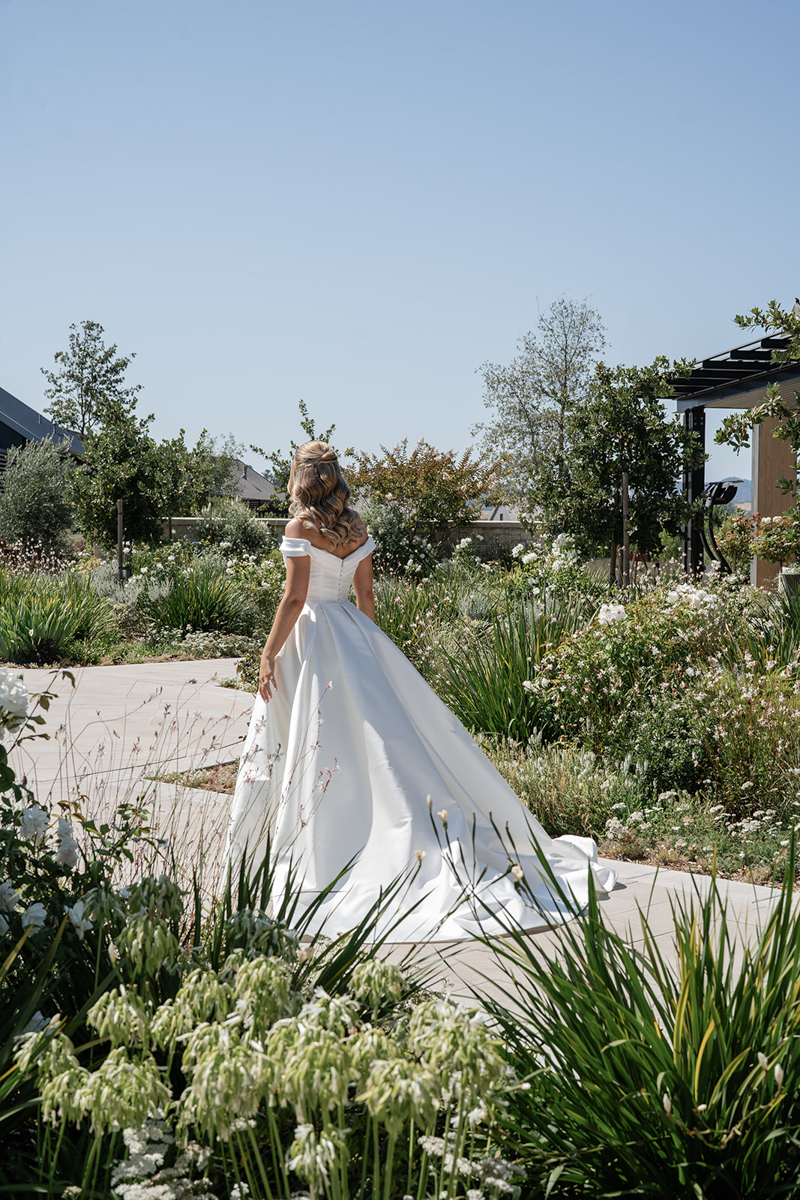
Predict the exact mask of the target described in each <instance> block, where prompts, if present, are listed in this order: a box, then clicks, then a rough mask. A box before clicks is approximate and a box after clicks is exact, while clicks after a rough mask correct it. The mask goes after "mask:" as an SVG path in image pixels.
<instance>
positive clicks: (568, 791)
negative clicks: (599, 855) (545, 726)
mask: <svg viewBox="0 0 800 1200" xmlns="http://www.w3.org/2000/svg"><path fill="white" fill-rule="evenodd" d="M480 742H481V749H482V750H483V751H484V753H486V754H487V755H488V756H489V758H491V760H492V762H493V763H494V765H495V766H496V767H497V769H498V771H500V773H501V775H502V776H503V778H504V779H505V780H506V782H507V783H508V784H509V785H510V787H511V788H512V789H513V790H514V791H515V792H516V794H517V795H518V796H519V797H520V799H521V800H522V801H523V802H524V803H525V804H526V805H527V806H528V808H529V809H530V810H531V812H532V813H533V815H534V816H535V817H536V820H537V821H539V822H540V823H541V824H542V825H543V826H544V828H545V829H546V830H547V831H548V833H550V834H551V835H552V836H553V837H560V836H561V835H562V834H565V833H566V834H577V835H578V836H579V837H593V838H595V839H597V840H600V839H601V838H602V836H603V834H604V831H605V828H606V823H607V821H608V819H609V817H610V816H611V814H612V812H613V811H614V810H615V809H618V808H619V807H620V805H622V806H624V808H625V809H626V811H630V812H634V811H635V809H636V807H637V806H638V805H639V803H640V801H641V785H640V781H639V780H638V779H637V777H636V772H635V771H634V770H628V769H626V770H620V771H615V770H613V769H611V768H610V767H609V765H608V764H607V763H606V762H605V760H603V759H602V758H599V757H598V756H597V755H595V754H593V753H592V751H591V750H587V749H585V748H584V747H583V746H579V745H577V744H575V743H571V742H563V741H560V742H553V743H551V744H549V745H547V744H546V743H544V741H543V739H542V737H541V736H540V735H536V736H534V737H533V738H532V739H531V740H530V741H529V742H528V743H527V744H520V743H519V742H515V741H513V740H508V739H505V738H490V737H482V738H481V739H480Z"/></svg>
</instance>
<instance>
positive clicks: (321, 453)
mask: <svg viewBox="0 0 800 1200" xmlns="http://www.w3.org/2000/svg"><path fill="white" fill-rule="evenodd" d="M287 486H288V491H289V495H290V496H291V498H292V499H291V503H290V504H289V512H290V514H291V516H293V517H297V518H298V519H299V520H300V521H302V522H303V525H304V526H305V527H306V529H317V530H318V531H319V532H320V533H321V534H322V536H323V537H324V538H327V539H328V541H329V542H331V543H332V544H333V545H334V546H341V545H344V544H345V543H346V542H354V541H356V540H357V539H358V538H360V537H361V533H362V525H361V520H360V518H359V515H358V513H357V512H356V511H355V509H354V508H350V507H349V505H348V501H349V499H350V488H349V487H348V486H347V481H346V480H345V477H344V475H343V474H342V469H341V467H340V466H339V460H338V458H337V457H336V451H335V450H333V449H332V448H331V447H330V446H329V445H328V443H327V442H306V443H305V445H303V446H299V447H298V449H297V453H296V454H295V456H294V459H293V460H292V469H291V471H290V473H289V483H288V485H287Z"/></svg>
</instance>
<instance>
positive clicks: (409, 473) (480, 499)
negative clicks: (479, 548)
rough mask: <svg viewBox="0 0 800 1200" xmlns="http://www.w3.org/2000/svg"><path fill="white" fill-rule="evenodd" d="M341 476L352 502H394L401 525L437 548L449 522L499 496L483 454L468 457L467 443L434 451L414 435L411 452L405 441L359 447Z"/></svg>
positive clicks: (459, 522) (452, 523) (454, 522)
mask: <svg viewBox="0 0 800 1200" xmlns="http://www.w3.org/2000/svg"><path fill="white" fill-rule="evenodd" d="M347 479H348V483H349V484H350V487H351V488H352V490H353V494H354V496H355V497H356V498H357V503H361V502H364V501H366V502H368V503H374V502H376V501H382V502H383V503H384V504H400V505H401V506H402V510H403V520H404V522H405V523H406V525H407V527H408V528H410V527H411V523H412V522H413V523H414V526H415V528H416V532H417V533H419V534H421V535H422V536H423V537H424V538H426V539H427V540H428V541H430V542H433V543H434V544H435V545H437V546H441V545H442V543H443V542H444V541H445V540H446V538H447V537H448V535H449V534H450V532H451V531H452V528H453V526H457V525H463V524H465V523H466V522H469V521H471V520H473V519H474V517H475V514H476V510H477V509H478V508H479V506H480V504H481V503H490V502H492V501H495V500H499V499H500V496H499V493H498V491H497V475H496V471H495V468H494V465H493V464H491V463H489V462H488V460H487V459H486V458H484V457H483V456H481V457H478V458H475V459H473V457H472V448H471V447H468V448H467V449H466V450H465V451H464V453H463V454H462V455H461V456H460V457H457V456H456V454H455V451H453V450H446V451H441V450H437V449H436V448H435V447H434V446H430V445H429V444H428V443H427V442H426V441H425V440H424V439H422V438H421V439H420V440H419V441H418V442H417V443H416V445H415V446H414V448H413V450H412V451H411V453H409V451H408V439H407V438H406V439H404V440H403V441H402V442H399V443H398V444H397V445H396V446H394V447H393V448H392V449H391V450H387V449H386V447H385V446H381V454H380V455H378V454H370V453H368V452H366V451H362V452H361V453H360V454H357V455H356V456H355V460H354V461H353V462H352V463H350V464H348V467H347Z"/></svg>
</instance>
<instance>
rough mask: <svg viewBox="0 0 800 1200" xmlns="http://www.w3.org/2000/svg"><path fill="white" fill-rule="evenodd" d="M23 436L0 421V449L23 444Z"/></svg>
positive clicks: (8, 448)
mask: <svg viewBox="0 0 800 1200" xmlns="http://www.w3.org/2000/svg"><path fill="white" fill-rule="evenodd" d="M24 445H25V438H24V437H22V435H21V434H19V433H17V431H16V429H11V428H10V427H9V426H8V425H6V424H5V422H4V421H0V450H10V449H11V447H12V446H24Z"/></svg>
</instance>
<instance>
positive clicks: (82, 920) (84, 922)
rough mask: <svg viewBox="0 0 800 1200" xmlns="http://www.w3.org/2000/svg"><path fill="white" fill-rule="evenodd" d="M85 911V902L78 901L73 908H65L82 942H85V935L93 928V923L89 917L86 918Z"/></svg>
mask: <svg viewBox="0 0 800 1200" xmlns="http://www.w3.org/2000/svg"><path fill="white" fill-rule="evenodd" d="M83 910H84V903H83V900H76V901H75V903H74V904H73V906H72V908H66V907H65V908H64V912H65V913H66V914H67V916H68V917H69V919H70V923H71V925H72V928H73V929H74V930H75V932H76V933H77V935H78V938H79V939H80V941H83V935H84V934H85V933H86V932H88V930H90V929H91V928H92V922H91V920H90V919H89V917H84V915H83Z"/></svg>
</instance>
